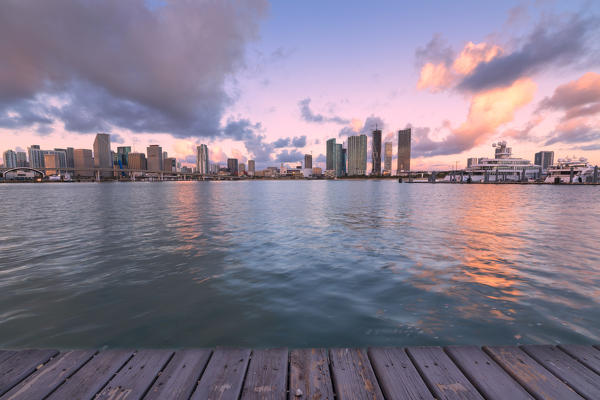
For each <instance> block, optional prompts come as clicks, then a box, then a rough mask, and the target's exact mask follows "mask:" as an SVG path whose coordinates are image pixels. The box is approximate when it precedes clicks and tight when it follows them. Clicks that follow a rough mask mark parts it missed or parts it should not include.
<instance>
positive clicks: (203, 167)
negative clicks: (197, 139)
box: [196, 144, 209, 175]
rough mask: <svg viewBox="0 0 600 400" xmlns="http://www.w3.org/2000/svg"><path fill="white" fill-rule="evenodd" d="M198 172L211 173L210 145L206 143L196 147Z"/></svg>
mask: <svg viewBox="0 0 600 400" xmlns="http://www.w3.org/2000/svg"><path fill="white" fill-rule="evenodd" d="M196 172H198V173H199V174H202V175H208V174H209V161H208V146H207V145H205V144H201V145H200V146H198V147H196Z"/></svg>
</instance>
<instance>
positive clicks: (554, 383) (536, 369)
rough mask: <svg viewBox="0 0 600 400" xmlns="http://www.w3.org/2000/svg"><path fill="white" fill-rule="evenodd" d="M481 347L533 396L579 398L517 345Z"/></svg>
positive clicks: (579, 397) (538, 397) (578, 399)
mask: <svg viewBox="0 0 600 400" xmlns="http://www.w3.org/2000/svg"><path fill="white" fill-rule="evenodd" d="M483 349H484V350H485V351H486V353H488V354H489V355H490V356H491V357H492V358H493V359H494V361H496V362H497V363H498V364H500V365H501V366H502V368H504V370H505V371H506V372H508V373H509V374H510V376H512V377H513V378H514V379H516V380H517V382H519V383H520V384H521V385H522V386H523V387H524V388H525V389H527V391H528V392H529V393H531V394H532V395H533V396H534V397H535V398H537V399H565V400H567V399H577V400H581V396H579V395H578V394H577V393H575V392H574V391H573V390H572V389H571V388H570V387H568V386H567V385H565V384H564V383H562V382H561V381H560V380H559V379H558V378H557V377H555V376H554V375H552V374H551V373H550V371H548V370H547V369H546V368H544V367H542V366H541V365H540V364H538V363H537V362H536V361H535V360H534V359H533V358H531V357H529V356H528V355H527V354H525V352H524V351H523V350H521V349H519V348H518V347H515V346H493V347H487V346H486V347H484V348H483Z"/></svg>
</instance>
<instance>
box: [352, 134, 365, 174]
mask: <svg viewBox="0 0 600 400" xmlns="http://www.w3.org/2000/svg"><path fill="white" fill-rule="evenodd" d="M366 173H367V135H358V136H350V137H349V138H348V176H361V175H366Z"/></svg>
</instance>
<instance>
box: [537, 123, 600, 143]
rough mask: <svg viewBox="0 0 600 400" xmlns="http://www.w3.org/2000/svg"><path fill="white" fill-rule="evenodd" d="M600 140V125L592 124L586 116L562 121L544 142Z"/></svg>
mask: <svg viewBox="0 0 600 400" xmlns="http://www.w3.org/2000/svg"><path fill="white" fill-rule="evenodd" d="M597 140H600V127H595V126H592V125H590V123H589V121H588V120H587V119H585V118H576V119H571V120H568V121H564V122H561V123H560V124H559V125H558V126H557V127H556V129H555V130H554V131H553V132H552V133H551V134H550V137H549V139H548V140H547V141H546V143H545V144H544V145H545V146H549V145H551V144H555V143H584V142H592V141H597Z"/></svg>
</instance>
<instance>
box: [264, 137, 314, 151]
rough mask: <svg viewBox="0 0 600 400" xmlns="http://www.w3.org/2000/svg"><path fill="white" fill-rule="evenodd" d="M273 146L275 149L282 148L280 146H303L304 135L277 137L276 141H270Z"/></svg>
mask: <svg viewBox="0 0 600 400" xmlns="http://www.w3.org/2000/svg"><path fill="white" fill-rule="evenodd" d="M272 145H273V147H274V148H276V149H279V148H282V147H290V146H292V147H304V146H306V136H298V137H293V138H290V137H286V138H279V139H277V140H276V141H274V142H273V143H272Z"/></svg>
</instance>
